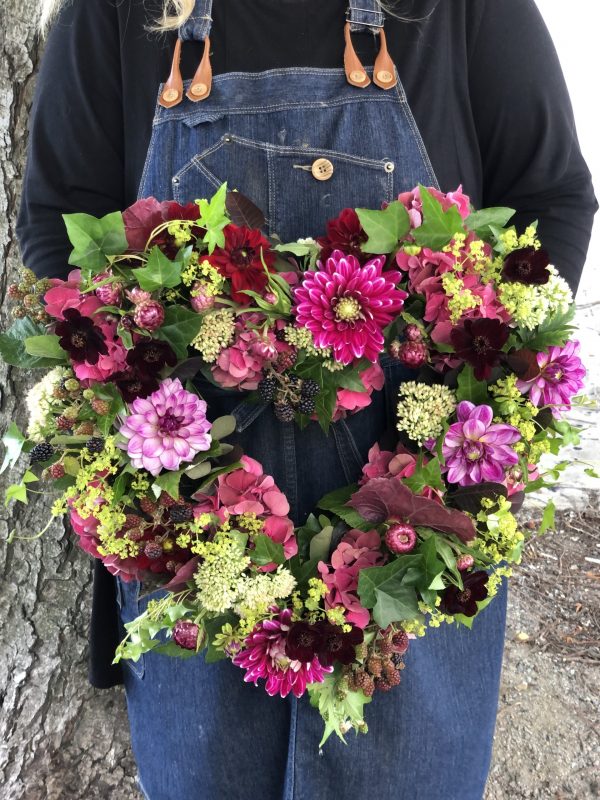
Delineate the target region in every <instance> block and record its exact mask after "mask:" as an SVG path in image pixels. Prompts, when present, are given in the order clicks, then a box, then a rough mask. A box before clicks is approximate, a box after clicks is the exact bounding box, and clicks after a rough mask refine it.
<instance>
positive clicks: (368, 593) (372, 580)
mask: <svg viewBox="0 0 600 800" xmlns="http://www.w3.org/2000/svg"><path fill="white" fill-rule="evenodd" d="M422 560H423V557H422V556H421V555H410V556H400V557H399V558H395V559H394V560H393V561H390V562H389V563H388V564H386V565H385V566H383V567H368V568H367V569H362V570H361V571H360V575H359V578H358V595H359V597H360V600H361V603H362V605H363V606H365V608H373V606H374V605H375V603H376V602H377V595H376V591H377V590H380V591H382V592H383V593H384V594H392V593H393V592H394V591H395V590H396V589H397V588H398V587H399V586H400V585H401V584H402V581H403V578H404V577H405V576H406V574H407V572H408V571H409V569H411V568H412V567H417V566H419V565H420V564H421V562H422Z"/></svg>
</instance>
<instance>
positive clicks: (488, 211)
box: [465, 206, 516, 240]
mask: <svg viewBox="0 0 600 800" xmlns="http://www.w3.org/2000/svg"><path fill="white" fill-rule="evenodd" d="M515 213H516V212H515V210H514V208H505V207H503V206H498V207H497V208H482V209H481V210H480V211H474V212H473V213H472V214H471V215H470V216H469V217H467V219H466V220H465V225H466V226H467V228H469V230H471V231H473V232H474V233H476V234H477V236H479V238H480V239H485V240H487V239H489V238H490V237H492V236H493V235H494V233H493V231H492V228H491V226H494V227H495V228H504V227H505V225H506V224H507V223H508V221H509V220H510V219H511V218H512V217H513V216H514V215H515Z"/></svg>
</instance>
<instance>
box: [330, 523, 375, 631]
mask: <svg viewBox="0 0 600 800" xmlns="http://www.w3.org/2000/svg"><path fill="white" fill-rule="evenodd" d="M380 547H381V536H380V535H379V534H378V533H377V531H375V530H373V531H368V532H367V533H364V532H363V531H359V530H350V531H348V532H347V533H345V534H344V536H343V537H342V540H341V541H340V543H339V544H338V546H337V547H336V549H335V550H334V551H333V553H332V555H331V564H326V563H325V562H324V561H319V563H318V565H317V566H318V570H319V573H320V575H321V580H322V581H323V583H324V584H325V585H326V586H327V588H328V590H329V591H328V593H327V595H326V596H325V608H337V607H338V606H341V607H342V608H343V609H344V610H345V613H346V620H347V621H348V622H350V623H352V624H353V625H356V626H357V627H358V628H365V627H366V626H367V625H368V624H369V620H370V618H371V615H370V613H369V610H368V609H367V608H363V606H362V605H361V604H360V600H359V599H358V595H357V590H358V576H359V574H360V571H361V570H362V569H365V568H367V567H378V566H381V565H382V564H383V563H384V562H385V556H384V555H383V553H382V552H381V550H380Z"/></svg>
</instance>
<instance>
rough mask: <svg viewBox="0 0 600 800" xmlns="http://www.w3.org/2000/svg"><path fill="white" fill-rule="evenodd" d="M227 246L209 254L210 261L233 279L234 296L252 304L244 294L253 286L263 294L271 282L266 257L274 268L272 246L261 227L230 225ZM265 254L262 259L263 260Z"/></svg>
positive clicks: (243, 303)
mask: <svg viewBox="0 0 600 800" xmlns="http://www.w3.org/2000/svg"><path fill="white" fill-rule="evenodd" d="M224 233H225V246H224V247H217V248H216V249H215V251H214V253H213V254H212V255H211V256H209V257H208V261H210V263H211V264H212V265H213V266H214V267H216V268H217V269H218V270H219V272H220V273H221V275H223V277H225V278H229V280H230V281H231V289H232V291H231V297H232V299H233V300H235V302H236V303H239V304H240V305H242V306H247V305H250V303H251V302H252V298H251V297H250V296H249V295H247V294H243V293H242V292H243V291H244V290H245V289H250V290H252V291H253V292H258V293H259V294H260V293H261V292H263V291H264V289H265V287H266V285H267V273H266V272H265V268H264V267H263V260H264V262H265V264H266V266H267V269H268V270H269V271H272V267H273V264H274V262H275V254H274V253H272V252H271V245H270V244H269V242H268V241H267V239H265V237H264V236H263V235H262V233H261V232H260V231H258V230H252V229H251V228H244V227H238V226H237V225H227V227H226V228H225V230H224ZM261 255H262V259H261Z"/></svg>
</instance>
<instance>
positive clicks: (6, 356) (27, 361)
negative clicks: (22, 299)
mask: <svg viewBox="0 0 600 800" xmlns="http://www.w3.org/2000/svg"><path fill="white" fill-rule="evenodd" d="M45 333H46V329H45V327H44V326H43V325H40V324H39V323H36V322H34V321H33V320H32V319H30V318H29V317H24V318H23V319H18V320H16V321H15V322H13V324H12V325H11V326H10V328H9V329H8V330H7V331H6V332H5V333H0V356H2V360H3V361H4V362H5V363H6V364H10V365H11V366H12V367H22V368H23V369H41V368H45V367H55V366H56V360H55V359H53V358H40V357H38V356H32V355H30V354H29V353H28V352H27V350H26V349H25V340H26V339H29V338H31V337H33V336H43V335H44V334H45Z"/></svg>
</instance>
